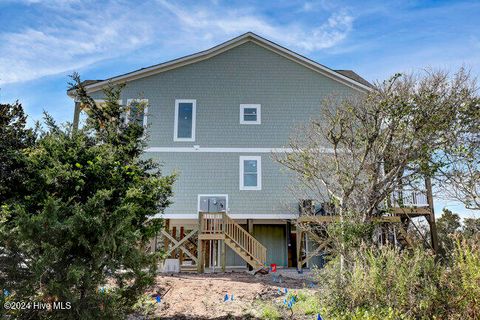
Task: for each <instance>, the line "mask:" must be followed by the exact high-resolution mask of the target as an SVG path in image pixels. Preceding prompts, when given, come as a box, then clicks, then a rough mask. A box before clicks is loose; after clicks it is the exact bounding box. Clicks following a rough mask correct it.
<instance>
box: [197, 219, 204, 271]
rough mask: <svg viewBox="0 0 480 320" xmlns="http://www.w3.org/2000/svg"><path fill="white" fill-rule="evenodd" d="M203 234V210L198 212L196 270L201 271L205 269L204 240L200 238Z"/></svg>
mask: <svg viewBox="0 0 480 320" xmlns="http://www.w3.org/2000/svg"><path fill="white" fill-rule="evenodd" d="M202 234H203V212H199V213H198V245H197V260H198V262H197V272H198V273H203V272H204V271H205V269H204V266H205V262H204V260H203V257H204V248H203V245H204V242H203V241H202V240H201V239H200V235H202Z"/></svg>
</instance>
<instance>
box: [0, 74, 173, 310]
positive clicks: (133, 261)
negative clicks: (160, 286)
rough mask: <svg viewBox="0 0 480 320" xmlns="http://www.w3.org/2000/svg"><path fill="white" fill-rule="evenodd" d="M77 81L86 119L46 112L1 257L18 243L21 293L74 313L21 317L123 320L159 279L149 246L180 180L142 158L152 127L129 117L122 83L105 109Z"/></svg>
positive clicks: (0, 230)
mask: <svg viewBox="0 0 480 320" xmlns="http://www.w3.org/2000/svg"><path fill="white" fill-rule="evenodd" d="M74 80H75V83H74V85H75V87H74V89H75V90H76V92H77V94H78V97H77V98H78V99H79V100H80V101H81V104H82V109H83V110H84V111H85V112H86V113H87V115H88V119H87V122H86V125H85V126H84V127H83V128H82V129H79V130H75V131H72V130H71V129H70V127H66V128H65V127H61V126H58V125H57V124H55V122H54V121H53V120H52V118H51V117H49V116H46V127H47V130H46V131H44V132H42V133H41V134H40V136H39V138H38V141H37V142H36V143H35V145H34V146H33V147H31V148H28V149H26V150H25V152H24V154H25V157H26V160H25V161H26V164H27V171H28V172H30V173H31V174H30V175H27V177H28V179H27V180H26V181H25V182H24V185H25V186H26V191H25V192H24V193H23V194H22V195H20V196H19V197H18V199H17V201H15V202H8V201H5V202H4V204H3V206H2V209H1V219H2V223H1V225H0V250H1V251H2V252H0V255H1V254H7V255H12V250H11V248H14V250H15V251H17V252H15V255H16V256H17V257H21V260H20V261H16V262H15V264H16V265H15V267H16V269H17V270H22V273H23V277H22V278H19V277H15V276H14V274H13V273H12V272H11V271H12V270H9V269H7V270H5V271H6V274H4V275H5V276H6V277H5V279H4V280H3V284H4V288H5V289H8V290H9V291H10V292H12V297H13V298H12V299H14V300H15V301H19V300H27V299H30V300H33V301H63V302H70V303H71V309H70V310H63V311H59V310H56V311H39V310H22V311H17V313H13V316H14V317H16V318H48V319H70V318H72V319H73V318H74V319H91V318H100V319H106V318H111V319H118V318H124V317H125V316H126V314H128V313H129V312H131V307H132V305H133V304H134V303H135V302H136V300H137V297H138V295H139V294H142V293H143V292H144V290H145V288H146V287H147V286H148V285H150V284H152V281H153V276H154V273H155V269H156V263H157V260H158V257H159V255H158V253H148V252H146V250H145V248H146V246H147V244H148V243H149V242H150V239H151V238H152V237H153V236H154V235H155V234H156V233H158V232H159V230H160V228H161V227H162V226H161V220H160V219H158V218H152V217H153V216H154V215H156V214H159V213H160V212H161V211H162V210H163V208H165V207H167V206H168V205H169V204H170V200H169V199H170V197H171V195H172V184H173V182H174V179H175V177H174V176H162V174H161V171H160V167H159V165H158V163H155V162H153V161H152V160H145V159H143V158H142V157H141V155H142V153H143V149H144V147H145V137H144V128H143V127H142V126H141V125H138V124H137V123H136V122H133V121H132V122H129V123H128V124H127V123H126V122H125V121H124V119H123V116H122V115H124V114H126V109H125V107H124V106H121V105H119V104H118V102H117V101H118V100H119V96H120V92H121V88H118V87H109V88H107V89H106V90H105V95H106V103H105V104H103V105H96V104H95V103H94V102H93V100H92V99H91V98H90V97H88V96H87V95H86V93H85V90H84V88H83V86H82V84H81V82H80V79H79V77H78V76H76V75H75V76H74ZM102 287H107V289H105V290H104V289H102ZM7 299H9V297H7Z"/></svg>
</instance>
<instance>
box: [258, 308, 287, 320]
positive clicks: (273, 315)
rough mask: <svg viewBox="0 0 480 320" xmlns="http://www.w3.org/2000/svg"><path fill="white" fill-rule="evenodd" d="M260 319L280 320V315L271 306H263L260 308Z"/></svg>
mask: <svg viewBox="0 0 480 320" xmlns="http://www.w3.org/2000/svg"><path fill="white" fill-rule="evenodd" d="M260 318H261V319H263V320H278V319H282V315H281V313H280V311H279V310H278V309H277V307H276V306H274V305H273V304H265V305H264V306H263V307H262V312H261V315H260Z"/></svg>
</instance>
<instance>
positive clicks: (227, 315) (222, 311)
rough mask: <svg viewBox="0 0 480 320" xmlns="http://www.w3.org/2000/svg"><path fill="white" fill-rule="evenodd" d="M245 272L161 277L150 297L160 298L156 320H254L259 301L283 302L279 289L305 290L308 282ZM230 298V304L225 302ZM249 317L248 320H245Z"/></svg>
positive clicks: (158, 278) (257, 311)
mask: <svg viewBox="0 0 480 320" xmlns="http://www.w3.org/2000/svg"><path fill="white" fill-rule="evenodd" d="M273 280H274V279H273V277H272V274H269V275H256V276H253V275H251V274H248V273H245V272H231V273H215V274H175V275H160V276H158V277H157V280H156V282H157V283H156V286H155V287H154V288H153V289H152V291H151V293H153V294H155V292H156V293H159V294H160V295H162V296H163V297H162V301H161V302H160V303H157V304H156V310H155V317H154V318H156V319H248V318H250V319H255V318H256V316H257V315H258V313H259V312H260V311H259V310H260V309H261V302H262V301H267V300H269V301H271V300H274V299H277V300H280V299H283V298H284V296H285V294H283V293H279V292H278V289H279V288H281V290H284V288H287V290H289V291H291V290H298V289H304V288H308V285H309V283H311V282H309V280H307V279H293V278H288V277H283V281H282V283H281V284H279V283H276V282H274V281H273ZM226 294H228V295H229V296H231V295H232V294H233V297H234V298H233V301H228V302H224V298H225V295H226ZM248 315H250V316H248Z"/></svg>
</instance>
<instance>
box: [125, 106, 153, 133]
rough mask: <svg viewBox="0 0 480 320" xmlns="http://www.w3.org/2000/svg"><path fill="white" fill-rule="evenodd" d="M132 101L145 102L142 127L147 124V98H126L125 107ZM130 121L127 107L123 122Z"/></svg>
mask: <svg viewBox="0 0 480 320" xmlns="http://www.w3.org/2000/svg"><path fill="white" fill-rule="evenodd" d="M132 102H139V103H145V109H143V127H144V128H146V127H147V124H148V122H147V121H148V99H127V107H129V106H130V103H132ZM129 121H130V109H128V112H127V117H126V120H125V123H126V124H128V122H129Z"/></svg>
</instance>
